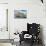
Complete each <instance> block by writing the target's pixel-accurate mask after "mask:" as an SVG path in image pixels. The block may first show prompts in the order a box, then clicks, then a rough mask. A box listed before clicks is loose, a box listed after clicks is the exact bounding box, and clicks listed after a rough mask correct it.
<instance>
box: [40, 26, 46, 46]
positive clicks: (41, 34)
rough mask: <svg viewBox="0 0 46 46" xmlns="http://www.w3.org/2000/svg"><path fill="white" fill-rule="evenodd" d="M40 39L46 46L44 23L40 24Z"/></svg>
mask: <svg viewBox="0 0 46 46" xmlns="http://www.w3.org/2000/svg"><path fill="white" fill-rule="evenodd" d="M40 39H41V40H42V45H43V46H45V45H44V37H43V26H42V25H40Z"/></svg>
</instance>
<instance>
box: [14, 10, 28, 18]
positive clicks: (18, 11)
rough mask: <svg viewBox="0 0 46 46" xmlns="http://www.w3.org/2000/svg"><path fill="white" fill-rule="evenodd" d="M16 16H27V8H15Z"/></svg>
mask: <svg viewBox="0 0 46 46" xmlns="http://www.w3.org/2000/svg"><path fill="white" fill-rule="evenodd" d="M14 18H27V10H14Z"/></svg>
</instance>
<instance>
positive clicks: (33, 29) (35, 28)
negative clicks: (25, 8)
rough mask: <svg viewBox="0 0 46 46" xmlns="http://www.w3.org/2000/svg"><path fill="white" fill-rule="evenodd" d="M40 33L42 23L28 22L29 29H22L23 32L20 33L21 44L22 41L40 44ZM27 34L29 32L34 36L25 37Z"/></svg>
mask: <svg viewBox="0 0 46 46" xmlns="http://www.w3.org/2000/svg"><path fill="white" fill-rule="evenodd" d="M39 33H40V24H36V23H32V24H29V23H27V31H22V32H21V34H19V36H20V44H21V42H22V41H29V42H30V43H31V46H32V45H33V43H38V44H39V41H40V39H39ZM25 34H29V35H31V36H32V37H31V38H26V39H25V38H24V35H25Z"/></svg>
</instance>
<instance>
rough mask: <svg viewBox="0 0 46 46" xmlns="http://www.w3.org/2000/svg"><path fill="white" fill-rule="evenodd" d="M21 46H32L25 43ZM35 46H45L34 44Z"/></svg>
mask: <svg viewBox="0 0 46 46" xmlns="http://www.w3.org/2000/svg"><path fill="white" fill-rule="evenodd" d="M19 46H31V45H30V44H29V43H25V42H22V44H21V45H19ZM33 46H43V45H41V44H40V45H38V44H36V45H35V44H34V45H33Z"/></svg>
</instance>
